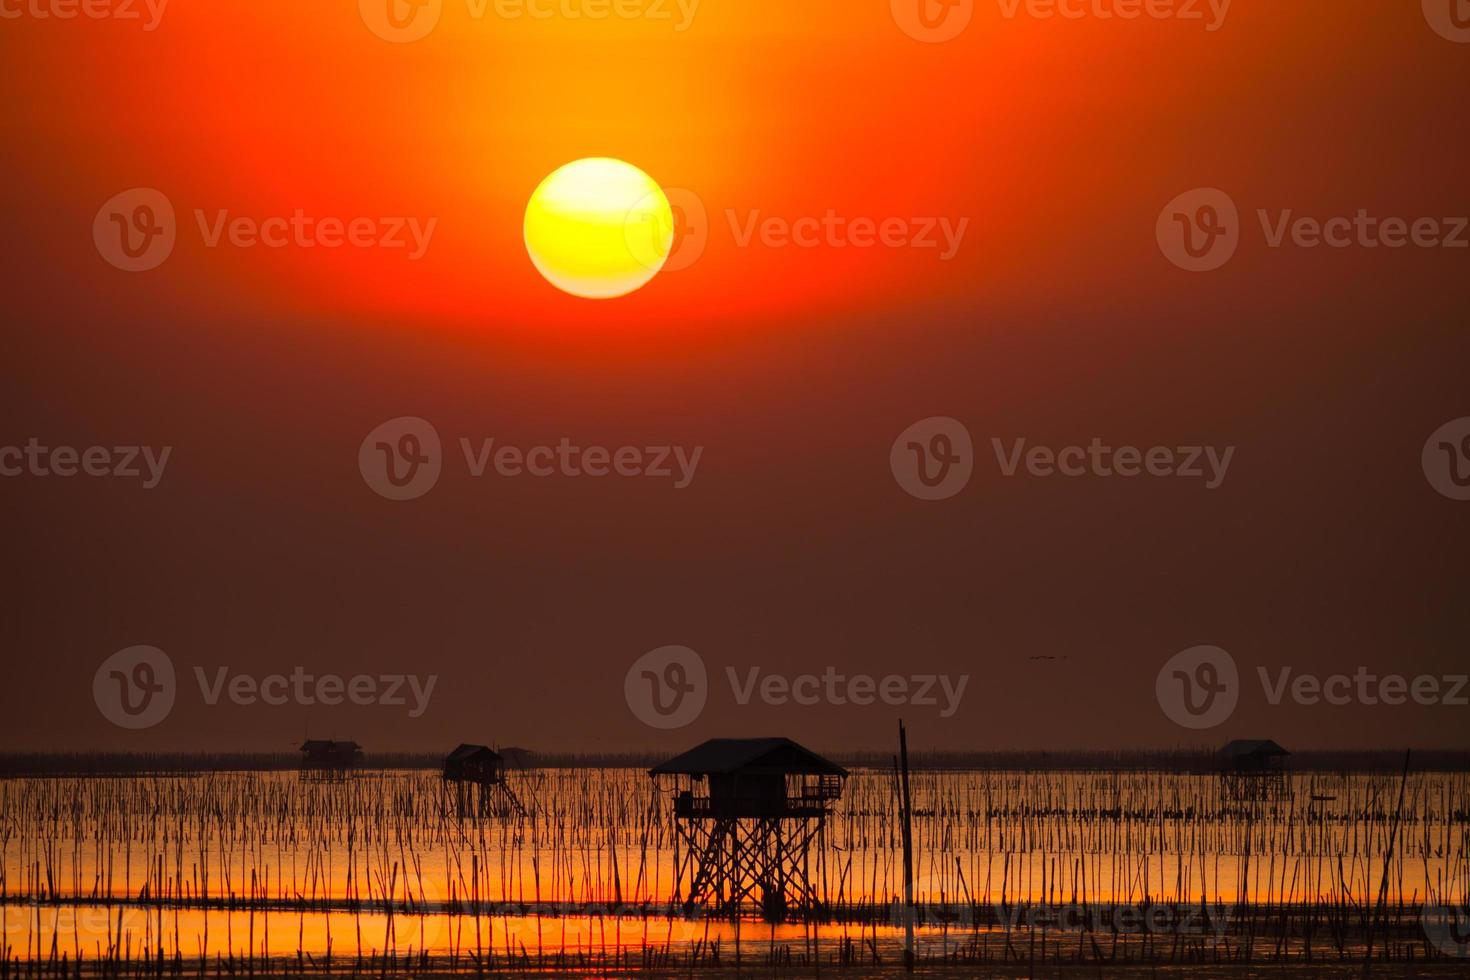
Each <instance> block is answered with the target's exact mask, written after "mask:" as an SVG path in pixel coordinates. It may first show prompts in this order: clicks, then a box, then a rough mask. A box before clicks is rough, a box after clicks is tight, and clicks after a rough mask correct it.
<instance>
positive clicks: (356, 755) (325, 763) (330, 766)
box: [301, 738, 362, 779]
mask: <svg viewBox="0 0 1470 980" xmlns="http://www.w3.org/2000/svg"><path fill="white" fill-rule="evenodd" d="M360 765H362V746H361V745H358V744H357V743H356V742H334V741H332V740H330V739H324V738H309V739H307V740H306V741H304V742H302V743H301V772H302V775H303V776H306V777H308V778H314V779H346V778H347V774H348V773H349V772H351V771H352V770H353V769H356V768H357V767H358V766H360Z"/></svg>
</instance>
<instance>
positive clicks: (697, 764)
mask: <svg viewBox="0 0 1470 980" xmlns="http://www.w3.org/2000/svg"><path fill="white" fill-rule="evenodd" d="M737 772H739V773H757V774H762V775H777V774H781V775H793V776H808V775H815V776H846V775H847V770H846V769H844V768H842V767H841V766H839V765H837V764H836V763H835V762H829V761H828V760H826V759H824V758H822V757H821V756H819V755H817V754H816V753H815V752H812V751H811V750H809V749H806V748H803V747H802V746H800V745H797V744H796V743H795V742H793V741H791V739H789V738H712V739H710V740H709V741H707V742H704V743H702V744H700V745H696V746H695V747H694V748H692V749H690V750H689V751H688V752H685V753H683V754H682V755H676V756H674V757H673V758H672V759H670V760H668V761H667V762H664V763H661V764H659V765H657V766H654V767H653V768H652V769H650V770H648V774H649V775H650V776H707V775H710V774H712V773H737Z"/></svg>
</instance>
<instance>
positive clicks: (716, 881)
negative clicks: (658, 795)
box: [649, 738, 847, 922]
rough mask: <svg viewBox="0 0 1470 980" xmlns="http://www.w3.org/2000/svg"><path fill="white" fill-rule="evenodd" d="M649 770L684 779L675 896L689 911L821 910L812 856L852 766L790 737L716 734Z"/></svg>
mask: <svg viewBox="0 0 1470 980" xmlns="http://www.w3.org/2000/svg"><path fill="white" fill-rule="evenodd" d="M649 776H650V777H652V778H653V779H654V780H655V781H671V782H672V783H673V785H674V824H675V826H676V827H677V828H678V832H679V839H678V845H682V853H681V851H680V847H679V846H677V845H676V849H675V857H674V865H675V875H676V883H675V900H676V901H678V900H680V899H681V898H682V900H683V902H684V905H685V908H686V910H692V909H693V908H694V907H695V906H696V905H703V906H705V907H706V908H707V909H708V910H709V911H711V912H714V913H716V914H730V915H732V916H733V915H735V914H738V911H739V908H740V905H741V903H742V902H743V901H744V900H745V899H746V898H747V897H753V898H756V899H757V900H758V901H759V903H760V907H761V910H762V912H763V913H764V915H765V917H766V918H767V919H769V920H770V921H772V922H780V921H783V920H785V919H786V918H787V917H788V915H790V914H793V913H794V914H797V915H811V914H812V913H814V912H816V911H817V908H818V905H819V902H818V898H817V894H816V891H815V889H814V888H813V886H812V882H811V877H810V875H809V873H808V856H809V853H810V850H811V846H812V843H813V842H814V841H817V840H820V838H821V834H822V833H823V830H824V827H825V822H826V818H827V814H828V813H829V812H830V811H831V808H832V804H834V803H835V802H836V801H837V800H838V799H839V798H840V797H841V796H842V787H843V783H844V781H845V780H846V779H847V770H846V769H843V768H842V767H841V766H839V765H837V764H836V763H833V762H830V761H828V760H826V759H824V758H822V757H821V756H819V755H817V754H816V753H814V752H811V751H810V750H808V749H805V748H803V747H802V746H800V745H797V744H796V743H795V742H793V741H791V740H790V739H786V738H715V739H710V740H709V741H707V742H705V743H703V744H701V745H699V746H696V747H695V748H693V749H690V750H689V751H688V752H685V753H684V754H682V755H679V756H675V757H674V758H672V759H670V760H668V761H667V762H664V763H662V764H660V765H657V766H654V767H653V768H652V769H650V770H649ZM818 854H819V855H820V854H821V850H820V849H818Z"/></svg>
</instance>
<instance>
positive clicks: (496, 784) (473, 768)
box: [443, 742, 526, 817]
mask: <svg viewBox="0 0 1470 980" xmlns="http://www.w3.org/2000/svg"><path fill="white" fill-rule="evenodd" d="M443 778H444V782H445V784H446V785H448V784H451V783H452V784H454V786H455V788H456V792H455V798H456V804H457V810H458V812H459V815H460V816H461V817H465V816H469V815H470V814H471V813H478V814H479V815H480V816H486V815H488V814H489V813H490V812H491V811H492V805H491V798H492V797H494V796H496V795H497V794H499V796H500V797H502V798H503V806H502V810H504V811H508V812H512V813H519V814H520V815H522V816H525V813H526V810H525V807H524V806H522V805H521V801H520V799H519V798H518V797H517V796H516V794H515V791H514V790H512V789H511V788H510V784H509V783H507V782H506V779H505V758H504V756H502V755H501V754H500V753H499V752H496V751H495V750H494V749H492V748H491V747H490V746H488V745H476V744H473V743H470V742H462V743H460V744H459V745H458V746H457V747H456V748H455V749H454V751H453V752H450V753H449V754H448V755H447V756H445V757H444V770H443Z"/></svg>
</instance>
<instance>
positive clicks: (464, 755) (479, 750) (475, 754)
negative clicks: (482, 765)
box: [444, 742, 500, 762]
mask: <svg viewBox="0 0 1470 980" xmlns="http://www.w3.org/2000/svg"><path fill="white" fill-rule="evenodd" d="M487 756H488V757H489V758H492V759H497V760H498V759H499V758H500V753H499V752H496V751H495V750H494V749H492V748H491V747H490V746H488V745H471V744H469V743H468V742H465V743H464V744H462V745H460V746H459V748H457V749H455V750H454V751H453V752H451V753H449V755H448V756H447V757H446V758H445V760H444V761H445V762H466V761H468V760H470V759H474V758H484V757H487Z"/></svg>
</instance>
